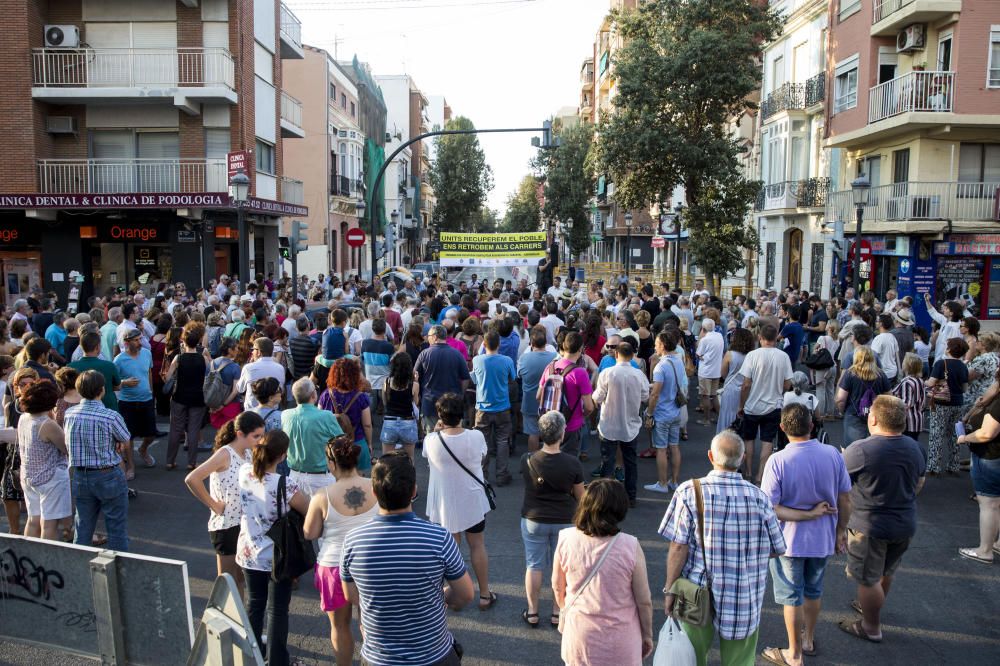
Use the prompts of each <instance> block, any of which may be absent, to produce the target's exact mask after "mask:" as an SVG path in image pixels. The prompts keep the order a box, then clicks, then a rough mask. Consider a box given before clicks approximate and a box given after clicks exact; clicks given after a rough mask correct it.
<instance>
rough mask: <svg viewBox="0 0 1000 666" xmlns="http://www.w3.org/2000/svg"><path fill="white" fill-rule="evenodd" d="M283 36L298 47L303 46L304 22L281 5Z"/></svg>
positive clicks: (283, 4)
mask: <svg viewBox="0 0 1000 666" xmlns="http://www.w3.org/2000/svg"><path fill="white" fill-rule="evenodd" d="M281 36H282V37H284V38H286V39H287V40H288V41H290V42H292V43H293V44H295V45H296V46H299V47H301V46H302V21H300V20H299V17H297V16H296V15H295V14H293V13H292V10H290V9H289V8H288V7H287V6H286V5H285V3H281Z"/></svg>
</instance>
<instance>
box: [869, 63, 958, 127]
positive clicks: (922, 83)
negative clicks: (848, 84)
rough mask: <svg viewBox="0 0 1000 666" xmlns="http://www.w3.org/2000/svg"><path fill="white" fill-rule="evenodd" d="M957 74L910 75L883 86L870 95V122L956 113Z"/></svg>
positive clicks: (880, 85)
mask: <svg viewBox="0 0 1000 666" xmlns="http://www.w3.org/2000/svg"><path fill="white" fill-rule="evenodd" d="M954 88H955V73H954V72H909V73H908V74H904V75H903V76H899V77H896V78H895V79H892V80H891V81H886V82H885V83H881V84H879V85H877V86H875V87H874V88H872V89H871V90H870V91H869V93H868V122H869V124H871V123H877V122H879V121H880V120H885V119H886V118H891V117H893V116H898V115H900V114H903V113H923V112H926V113H942V112H950V111H952V104H953V103H954V94H953V91H954Z"/></svg>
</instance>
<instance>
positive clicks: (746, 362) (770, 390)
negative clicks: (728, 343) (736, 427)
mask: <svg viewBox="0 0 1000 666" xmlns="http://www.w3.org/2000/svg"><path fill="white" fill-rule="evenodd" d="M740 376H741V377H743V379H745V380H746V379H749V380H750V381H751V382H752V384H751V385H750V395H749V396H747V401H746V404H745V405H744V406H743V411H744V412H745V413H747V414H750V415H751V416H764V415H765V414H770V413H771V412H773V411H774V410H776V409H781V404H782V403H781V399H782V396H783V395H784V393H785V382H786V381H791V380H792V362H791V360H789V358H788V354H786V353H785V352H784V351H782V350H780V349H778V348H777V347H761V348H759V349H754V350H753V351H752V352H750V353H749V354H747V356H746V358H745V359H743V366H742V367H741V368H740Z"/></svg>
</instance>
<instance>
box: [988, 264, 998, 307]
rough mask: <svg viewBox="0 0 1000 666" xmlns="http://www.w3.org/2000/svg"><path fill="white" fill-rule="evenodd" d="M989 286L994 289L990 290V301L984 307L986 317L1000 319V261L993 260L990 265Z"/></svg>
mask: <svg viewBox="0 0 1000 666" xmlns="http://www.w3.org/2000/svg"><path fill="white" fill-rule="evenodd" d="M990 284H991V285H994V284H995V285H996V286H997V287H996V289H990V299H989V302H988V303H987V305H986V316H987V317H989V318H990V319H993V318H1000V261H997V260H996V259H994V260H993V261H992V263H991V264H990Z"/></svg>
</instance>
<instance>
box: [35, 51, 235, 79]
mask: <svg viewBox="0 0 1000 666" xmlns="http://www.w3.org/2000/svg"><path fill="white" fill-rule="evenodd" d="M31 59H32V70H33V79H32V83H33V85H35V86H39V87H59V88H108V87H119V88H121V87H124V88H132V87H138V86H155V85H161V86H170V87H177V86H181V87H183V86H225V87H227V88H230V89H233V85H234V73H233V55H232V54H231V53H230V52H229V51H228V50H227V49H224V48H221V47H207V48H195V47H191V48H187V47H185V48H176V49H91V48H85V49H32V52H31Z"/></svg>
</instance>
